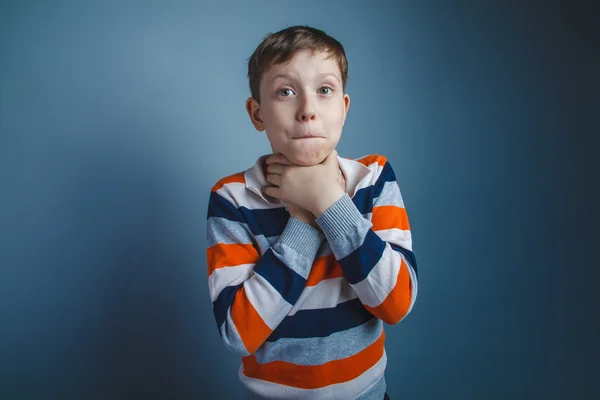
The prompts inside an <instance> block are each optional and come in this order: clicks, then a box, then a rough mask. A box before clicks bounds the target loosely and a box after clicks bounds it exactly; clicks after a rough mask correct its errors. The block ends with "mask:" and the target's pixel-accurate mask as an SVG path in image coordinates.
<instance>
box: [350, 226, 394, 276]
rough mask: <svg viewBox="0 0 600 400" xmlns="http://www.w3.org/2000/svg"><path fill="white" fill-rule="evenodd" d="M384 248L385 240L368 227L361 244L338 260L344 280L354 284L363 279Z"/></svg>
mask: <svg viewBox="0 0 600 400" xmlns="http://www.w3.org/2000/svg"><path fill="white" fill-rule="evenodd" d="M384 250H385V242H384V241H383V240H381V238H380V237H379V236H377V234H375V232H373V230H372V229H369V230H368V231H367V235H366V236H365V240H364V242H363V244H362V245H360V247H359V248H357V249H356V250H354V251H353V252H352V253H350V254H348V255H347V256H346V257H344V258H342V259H341V260H340V261H339V262H340V266H341V267H342V271H344V276H345V277H346V280H348V282H349V283H350V284H351V285H355V284H357V283H358V282H360V281H362V280H363V279H365V278H366V277H367V276H368V275H369V273H370V272H371V270H372V269H373V267H374V266H375V265H376V264H377V262H378V261H379V259H380V258H381V256H382V255H383V252H384Z"/></svg>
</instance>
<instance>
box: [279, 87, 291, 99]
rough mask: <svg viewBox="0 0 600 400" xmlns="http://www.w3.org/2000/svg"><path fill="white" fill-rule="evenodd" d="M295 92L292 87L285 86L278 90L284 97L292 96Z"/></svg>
mask: <svg viewBox="0 0 600 400" xmlns="http://www.w3.org/2000/svg"><path fill="white" fill-rule="evenodd" d="M293 93H294V92H293V91H292V89H290V88H283V89H279V90H278V91H277V94H279V95H280V96H283V97H290V96H291V95H292V94H293Z"/></svg>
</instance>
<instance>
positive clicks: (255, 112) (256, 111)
mask: <svg viewBox="0 0 600 400" xmlns="http://www.w3.org/2000/svg"><path fill="white" fill-rule="evenodd" d="M246 111H247V112H248V116H249V117H250V121H252V125H254V128H256V130H257V131H259V132H262V131H264V130H265V124H264V123H263V121H262V119H261V118H260V104H259V103H258V101H256V99H255V98H254V97H249V98H248V100H246Z"/></svg>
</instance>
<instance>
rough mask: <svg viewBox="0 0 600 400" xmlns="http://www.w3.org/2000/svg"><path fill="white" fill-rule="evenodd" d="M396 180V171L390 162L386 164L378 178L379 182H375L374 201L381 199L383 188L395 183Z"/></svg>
mask: <svg viewBox="0 0 600 400" xmlns="http://www.w3.org/2000/svg"><path fill="white" fill-rule="evenodd" d="M395 180H396V174H394V170H393V169H392V165H391V164H390V163H389V162H386V163H385V165H384V166H383V169H382V170H381V174H379V176H378V177H377V182H375V191H374V192H373V199H374V198H376V197H379V195H380V194H381V191H382V190H383V186H384V185H385V183H386V182H394V181H395Z"/></svg>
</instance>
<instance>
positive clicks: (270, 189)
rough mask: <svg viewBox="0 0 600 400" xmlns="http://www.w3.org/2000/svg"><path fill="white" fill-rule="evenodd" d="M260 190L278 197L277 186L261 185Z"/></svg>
mask: <svg viewBox="0 0 600 400" xmlns="http://www.w3.org/2000/svg"><path fill="white" fill-rule="evenodd" d="M262 192H263V193H264V194H266V195H267V196H270V197H275V198H276V199H279V188H278V187H277V186H263V188H262Z"/></svg>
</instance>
